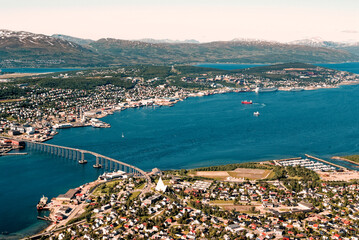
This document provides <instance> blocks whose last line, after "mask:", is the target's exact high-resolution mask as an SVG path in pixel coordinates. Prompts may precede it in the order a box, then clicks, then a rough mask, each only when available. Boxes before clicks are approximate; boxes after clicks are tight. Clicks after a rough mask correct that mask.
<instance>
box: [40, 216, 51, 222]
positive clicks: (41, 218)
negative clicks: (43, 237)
mask: <svg viewBox="0 0 359 240" xmlns="http://www.w3.org/2000/svg"><path fill="white" fill-rule="evenodd" d="M37 219H40V220H44V221H49V222H52V220H51V219H50V218H49V217H47V216H43V217H41V216H37Z"/></svg>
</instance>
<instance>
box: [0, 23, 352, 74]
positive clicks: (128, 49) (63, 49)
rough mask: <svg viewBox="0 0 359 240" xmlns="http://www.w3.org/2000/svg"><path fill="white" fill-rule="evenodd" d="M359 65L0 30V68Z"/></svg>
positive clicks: (235, 48)
mask: <svg viewBox="0 0 359 240" xmlns="http://www.w3.org/2000/svg"><path fill="white" fill-rule="evenodd" d="M347 61H359V55H355V54H353V53H349V52H348V51H347V50H346V49H344V48H343V49H333V48H327V47H316V46H307V45H301V44H294V45H293V44H282V43H278V42H266V41H258V40H235V41H222V42H210V43H161V42H142V41H129V40H120V39H112V38H103V39H100V40H98V41H91V40H88V39H80V38H73V37H70V36H65V35H54V37H50V36H46V35H42V34H34V33H29V32H15V31H9V30H0V67H95V66H111V65H133V64H155V65H170V64H192V63H198V62H219V63H268V64H273V63H283V62H310V63H327V62H347Z"/></svg>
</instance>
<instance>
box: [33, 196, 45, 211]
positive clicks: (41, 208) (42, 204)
mask: <svg viewBox="0 0 359 240" xmlns="http://www.w3.org/2000/svg"><path fill="white" fill-rule="evenodd" d="M47 200H48V198H47V197H45V196H44V195H42V198H40V201H39V203H38V204H37V205H36V208H37V210H38V211H41V210H43V209H44V208H45V206H46V204H47Z"/></svg>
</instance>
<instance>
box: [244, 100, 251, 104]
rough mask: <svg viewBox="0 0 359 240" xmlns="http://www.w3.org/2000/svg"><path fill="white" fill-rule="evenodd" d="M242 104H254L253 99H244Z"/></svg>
mask: <svg viewBox="0 0 359 240" xmlns="http://www.w3.org/2000/svg"><path fill="white" fill-rule="evenodd" d="M242 104H252V100H250V101H247V100H244V101H242Z"/></svg>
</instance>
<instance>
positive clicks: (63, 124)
mask: <svg viewBox="0 0 359 240" xmlns="http://www.w3.org/2000/svg"><path fill="white" fill-rule="evenodd" d="M71 127H72V124H71V123H62V124H55V125H54V126H52V128H54V129H63V128H71Z"/></svg>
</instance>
